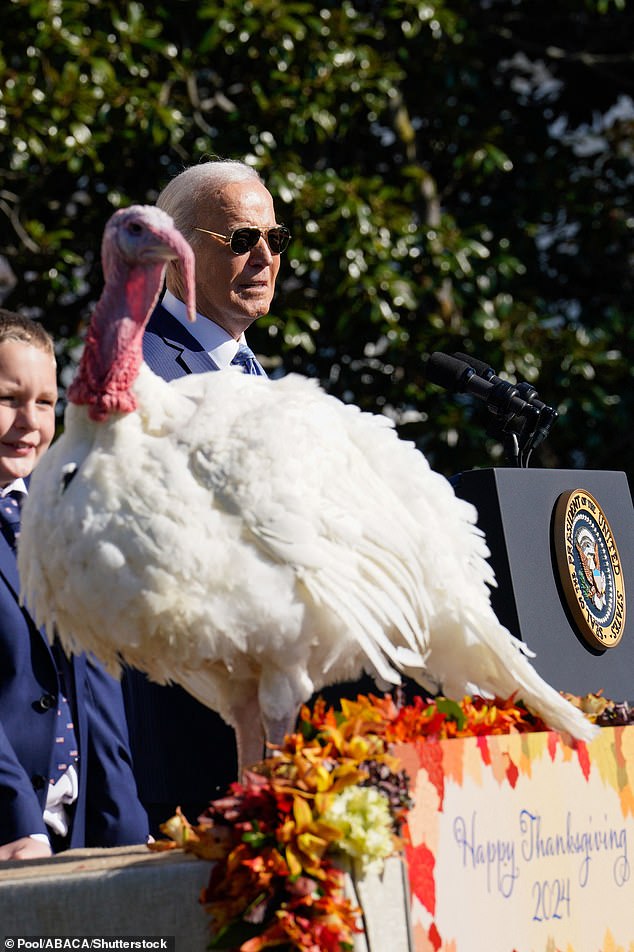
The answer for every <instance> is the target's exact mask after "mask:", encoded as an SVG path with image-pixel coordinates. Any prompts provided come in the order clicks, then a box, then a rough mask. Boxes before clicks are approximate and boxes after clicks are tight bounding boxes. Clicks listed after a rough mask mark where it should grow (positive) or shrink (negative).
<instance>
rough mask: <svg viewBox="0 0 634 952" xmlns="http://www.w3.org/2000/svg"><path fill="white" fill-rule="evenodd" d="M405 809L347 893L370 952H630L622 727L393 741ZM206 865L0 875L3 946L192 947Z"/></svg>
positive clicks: (89, 858) (33, 865) (65, 858)
mask: <svg viewBox="0 0 634 952" xmlns="http://www.w3.org/2000/svg"><path fill="white" fill-rule="evenodd" d="M394 749H395V753H396V754H397V756H398V757H399V759H400V760H401V762H402V764H403V766H404V768H405V769H406V771H407V773H408V775H409V777H410V778H411V791H412V794H413V797H414V805H413V807H412V808H411V809H410V811H409V812H408V814H407V819H406V824H405V829H404V841H405V859H406V862H407V867H408V870H409V892H411V900H410V898H409V897H408V887H407V884H404V882H403V875H402V870H403V868H404V867H402V865H401V862H400V860H399V858H398V857H396V858H394V859H393V860H391V861H388V864H387V865H386V868H385V871H384V873H383V875H382V876H378V875H375V876H374V877H373V878H371V881H369V882H368V883H363V882H361V883H356V884H353V885H356V898H357V899H358V900H359V901H360V902H361V903H362V905H363V907H364V912H365V913H366V914H367V920H366V934H365V935H364V936H361V937H360V938H359V941H358V942H357V944H356V945H355V949H368V950H369V952H407V950H408V949H414V950H415V952H485V950H486V952H634V875H633V870H632V865H633V862H634V857H633V852H632V851H633V845H634V726H627V727H607V728H602V729H601V732H600V733H599V735H598V737H597V738H596V740H593V741H592V742H590V743H589V744H584V743H581V744H578V745H576V746H568V745H567V744H565V743H564V742H563V741H562V739H561V737H560V736H559V735H558V734H556V733H549V732H544V733H532V734H508V735H501V736H484V737H468V738H464V739H452V740H446V741H437V742H425V741H421V742H416V743H407V744H400V745H396V747H395V748H394ZM209 866H210V864H209V863H208V862H205V861H202V860H199V859H197V858H195V857H193V856H191V855H187V854H184V853H182V852H181V851H175V852H171V853H151V852H149V851H148V850H146V849H145V848H144V847H132V848H125V849H114V850H75V851H71V852H68V853H65V854H61V855H60V856H58V857H54V858H52V859H50V860H45V861H40V862H25V863H19V864H18V863H1V864H0V943H1V941H2V937H3V936H8V935H16V936H17V935H33V936H34V935H47V936H48V935H50V936H58V935H69V936H72V935H85V934H88V935H97V936H98V935H106V936H124V935H126V936H146V937H148V936H175V940H176V941H175V948H176V950H178V952H195V950H198V949H200V950H203V949H205V947H206V944H207V941H208V937H207V921H206V916H205V913H204V911H203V909H202V907H201V906H200V904H199V902H198V896H199V894H200V891H201V889H202V887H203V886H204V885H205V883H206V881H207V879H208V876H209Z"/></svg>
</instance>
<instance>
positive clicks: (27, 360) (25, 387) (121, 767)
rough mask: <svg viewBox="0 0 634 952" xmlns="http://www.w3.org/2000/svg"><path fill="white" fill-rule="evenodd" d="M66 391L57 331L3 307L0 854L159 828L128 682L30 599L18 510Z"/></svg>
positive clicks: (24, 854)
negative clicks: (136, 753)
mask: <svg viewBox="0 0 634 952" xmlns="http://www.w3.org/2000/svg"><path fill="white" fill-rule="evenodd" d="M56 400H57V383H56V366H55V355H54V348H53V341H52V339H51V338H50V336H49V335H48V334H47V333H46V331H45V330H44V329H43V328H42V327H41V325H40V324H38V323H37V322H35V321H31V320H29V319H28V318H25V317H21V316H20V315H18V314H14V313H13V312H11V311H6V310H4V309H3V308H0V860H6V859H32V858H34V857H41V856H50V855H51V852H57V851H59V850H61V849H65V848H67V847H79V846H120V845H125V844H132V843H142V842H145V841H146V839H147V834H148V825H147V817H146V815H145V811H144V810H143V808H142V806H141V804H140V802H139V799H138V796H137V790H136V784H135V781H134V777H133V774H132V765H131V756H130V752H129V743H128V736H127V728H126V726H125V715H124V710H123V701H122V697H121V691H120V687H119V685H118V684H117V682H116V681H114V680H113V679H112V678H111V677H110V676H109V675H107V674H106V673H105V672H104V671H103V670H102V668H101V667H100V666H99V665H98V664H97V663H96V662H95V661H94V659H92V658H87V657H86V656H85V655H81V656H77V657H73V658H72V659H71V660H68V659H67V658H66V657H65V655H64V654H63V651H62V649H61V647H60V646H59V645H58V644H55V645H53V646H50V645H49V643H48V641H47V639H46V637H45V635H44V633H43V632H41V631H39V630H38V629H37V628H36V626H35V624H34V622H33V620H32V618H31V616H30V615H29V613H28V611H27V609H25V608H24V607H21V606H20V603H19V590H20V587H19V579H18V573H17V568H16V560H15V547H16V542H17V536H18V535H19V530H18V525H19V523H17V524H16V518H15V517H16V516H17V517H18V518H19V499H20V496H23V495H24V494H25V493H26V492H28V477H29V476H30V473H31V471H32V470H33V468H34V467H35V465H36V464H37V463H38V461H39V460H40V458H41V457H42V455H43V454H44V453H45V452H46V449H47V448H48V446H49V444H50V442H51V440H52V438H53V435H54V432H55V403H56ZM16 501H17V505H16ZM49 556H50V558H57V559H63V558H64V553H63V552H51V553H49Z"/></svg>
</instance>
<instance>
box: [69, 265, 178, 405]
mask: <svg viewBox="0 0 634 952" xmlns="http://www.w3.org/2000/svg"><path fill="white" fill-rule="evenodd" d="M164 270H165V264H164V263H163V262H157V263H156V264H149V263H145V264H143V265H128V264H126V262H125V261H123V260H121V259H118V260H116V261H115V262H114V264H113V267H112V268H111V269H110V273H109V275H108V278H107V280H106V285H105V287H104V290H103V293H102V295H101V297H100V299H99V301H98V302H97V305H96V307H95V310H94V311H93V314H92V319H91V321H90V327H89V329H88V334H87V335H86V344H85V347H84V352H83V354H82V357H81V360H80V363H79V368H78V370H77V374H76V376H75V378H74V380H73V382H72V384H71V386H70V387H69V389H68V399H69V400H70V402H71V403H75V404H87V405H88V415H89V416H90V418H91V419H93V420H97V421H100V420H105V419H107V417H108V416H110V414H111V413H131V412H132V411H133V410H135V409H136V406H137V403H136V399H135V397H134V394H133V393H132V386H133V384H134V381H135V380H136V378H137V375H138V373H139V368H140V367H141V364H142V362H143V331H144V330H145V325H146V324H147V322H148V320H149V317H150V314H151V313H152V310H153V309H154V305H155V304H156V301H157V299H158V296H159V292H160V289H161V286H162V282H163V272H164Z"/></svg>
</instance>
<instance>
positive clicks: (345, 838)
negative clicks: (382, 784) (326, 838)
mask: <svg viewBox="0 0 634 952" xmlns="http://www.w3.org/2000/svg"><path fill="white" fill-rule="evenodd" d="M323 819H324V820H325V821H326V822H327V823H332V824H334V825H335V826H337V827H339V829H340V830H341V839H340V840H339V841H338V843H337V844H336V849H339V850H341V852H343V853H347V854H348V855H349V856H351V857H352V858H353V859H354V860H355V861H358V862H359V864H360V866H361V872H368V871H370V870H378V871H380V870H381V869H382V868H383V861H384V860H385V859H386V858H387V857H388V856H390V855H391V854H392V853H393V852H394V836H393V833H392V814H391V812H390V804H389V801H388V798H387V797H386V796H385V794H384V793H382V792H381V791H380V790H377V789H376V788H374V787H358V786H351V787H346V788H345V789H344V790H342V792H341V793H338V794H337V795H336V796H335V798H334V800H333V802H332V803H331V805H330V806H329V808H328V810H327V811H326V812H325V814H324V815H323Z"/></svg>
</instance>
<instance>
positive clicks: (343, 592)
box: [19, 206, 595, 767]
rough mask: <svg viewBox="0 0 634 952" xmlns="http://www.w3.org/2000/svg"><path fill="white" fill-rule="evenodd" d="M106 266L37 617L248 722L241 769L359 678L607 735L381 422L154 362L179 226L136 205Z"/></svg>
mask: <svg viewBox="0 0 634 952" xmlns="http://www.w3.org/2000/svg"><path fill="white" fill-rule="evenodd" d="M102 255H103V262H104V275H105V287H104V292H103V295H102V297H101V299H100V301H99V303H98V304H97V306H96V308H95V311H94V315H93V317H92V321H91V325H90V329H89V333H88V335H87V340H86V346H85V350H84V353H83V356H82V360H81V363H80V367H79V369H78V372H77V375H76V378H75V380H74V381H73V384H72V386H71V388H70V389H69V394H68V396H69V404H68V407H67V410H66V417H65V427H64V432H63V434H62V436H61V437H60V438H59V439H58V440H57V442H56V443H55V444H54V445H53V447H52V448H51V449H50V450H49V451H48V453H47V454H46V456H45V457H44V459H43V460H42V462H41V463H40V465H39V467H38V468H37V470H36V472H35V473H34V475H33V478H32V482H31V489H30V493H29V496H28V498H27V501H26V503H25V506H24V513H23V521H22V531H21V538H20V550H19V569H20V575H21V578H22V585H23V593H24V598H25V600H26V601H27V603H28V605H29V606H30V608H31V610H32V611H33V612H34V614H35V616H36V618H37V620H38V622H39V623H40V624H45V625H46V627H47V630H48V631H49V632H50V633H51V634H52V632H53V629H56V630H57V631H58V632H59V635H60V638H61V640H62V642H63V644H64V646H65V647H66V649H67V650H69V651H70V650H86V651H92V652H94V653H95V654H96V655H97V656H98V657H99V658H100V659H101V660H102V661H103V662H105V664H106V665H107V666H108V667H109V668H110V670H112V671H113V672H117V671H118V669H119V665H120V663H121V662H125V663H127V664H129V665H133V666H136V667H138V668H140V669H141V670H143V671H145V672H147V674H148V675H149V677H151V678H152V679H154V680H156V681H159V682H169V681H174V682H177V683H178V684H180V685H182V686H183V687H184V688H185V689H186V690H187V691H189V692H190V693H191V694H192V695H194V696H195V697H196V698H197V699H198V700H200V701H201V702H202V703H203V704H206V705H207V706H208V707H210V708H212V709H214V710H216V711H217V712H218V713H219V714H220V715H221V716H222V717H223V718H224V719H225V720H226V721H227V722H228V723H229V724H231V725H232V726H233V728H234V729H235V731H236V735H237V743H238V755H239V762H240V765H241V767H244V766H245V765H248V764H249V763H252V762H254V761H255V760H257V759H259V758H260V756H261V753H262V738H263V736H265V737H266V738H267V739H268V740H269V741H271V742H273V743H279V742H281V741H282V740H283V736H284V734H285V733H286V732H288V731H290V730H292V729H293V725H294V722H295V718H296V715H297V711H298V708H299V705H300V704H301V703H302V702H304V701H306V700H307V699H308V698H309V697H310V695H311V694H312V693H313V692H314V691H316V690H319V689H320V688H322V687H324V686H326V685H329V684H333V683H335V682H338V681H342V680H351V679H356V678H358V677H359V676H360V675H361V673H362V672H363V671H366V672H368V673H370V674H372V675H374V676H375V677H376V678H377V679H378V680H379V682H380V683H383V684H385V685H389V684H394V683H398V681H399V680H400V673H404V674H406V675H408V676H409V677H411V678H413V679H414V680H416V681H417V682H418V683H420V684H421V685H423V686H425V687H426V688H428V689H432V690H433V689H440V690H442V691H443V693H445V694H446V695H448V696H453V697H456V698H460V697H462V696H463V695H464V694H465V693H476V692H477V693H484V694H489V695H497V696H500V697H508V696H510V695H511V694H513V693H514V692H515V693H517V695H518V697H520V698H522V699H523V700H524V701H525V702H526V703H527V704H528V705H529V706H530V707H531V708H532V709H534V710H535V711H536V712H538V713H539V714H540V715H541V716H542V717H543V718H544V720H545V721H546V722H547V723H548V724H549V725H550V726H552V727H553V728H556V729H560V730H563V731H565V732H568V733H570V734H571V735H573V736H574V737H577V738H583V739H589V738H590V737H591V736H592V735H593V733H594V731H595V728H594V727H593V726H592V725H591V724H590V722H589V721H588V720H587V719H586V718H585V717H584V716H583V715H582V714H581V713H580V712H579V711H577V710H576V709H575V708H574V707H573V706H572V705H571V704H569V703H568V701H566V700H564V699H563V698H562V697H561V696H560V695H559V693H558V692H557V691H555V690H554V689H553V688H552V687H550V686H549V685H548V684H546V682H544V681H543V679H542V678H541V677H540V676H539V675H538V674H537V672H536V671H535V669H534V668H533V666H532V665H531V663H530V662H529V661H528V659H527V658H526V657H525V655H524V651H525V649H524V646H523V645H522V644H521V642H519V641H518V640H516V639H515V638H513V637H512V636H511V635H510V634H509V632H508V631H507V630H506V629H505V628H503V627H502V626H501V625H500V623H499V622H498V621H497V619H496V617H495V616H494V614H493V611H492V609H491V607H490V601H489V590H488V588H487V582H492V581H493V579H492V573H491V569H490V567H489V565H488V563H487V561H486V557H487V554H488V553H487V550H486V545H485V542H484V540H483V538H482V536H481V534H480V533H479V531H478V530H477V528H476V526H475V512H474V510H473V508H472V507H471V506H470V505H468V504H467V503H465V502H464V501H462V500H459V499H457V498H456V496H455V495H454V493H453V490H452V489H451V486H450V485H449V483H448V482H447V481H446V480H445V479H444V478H443V477H442V476H440V475H438V474H436V473H434V472H433V471H432V470H431V469H430V467H429V465H428V464H427V462H426V460H425V458H424V456H422V454H420V453H419V452H418V451H417V450H416V449H415V447H414V446H413V445H411V444H409V443H405V442H403V441H401V440H399V439H398V437H397V435H396V433H395V431H394V429H393V428H392V425H391V424H390V422H389V421H388V420H387V419H386V418H385V417H382V416H376V415H372V414H368V413H362V412H360V411H359V410H358V409H357V408H355V407H353V406H348V405H344V404H343V403H341V402H340V401H338V400H337V399H335V398H334V397H330V396H328V395H326V394H325V393H324V392H323V391H322V390H320V389H319V387H318V386H317V385H316V384H315V383H314V382H312V381H309V380H306V379H304V378H302V377H298V376H295V375H289V376H287V377H285V378H283V379H281V380H275V381H271V380H268V379H266V378H264V377H256V376H248V375H244V374H241V373H240V372H239V371H237V370H234V369H228V370H225V371H219V372H215V373H207V374H195V375H190V376H188V377H184V378H181V379H178V380H175V381H172V382H170V383H166V382H165V381H163V380H162V379H160V378H159V377H157V376H155V375H154V374H153V373H152V372H151V371H150V370H149V368H148V367H147V366H146V365H145V364H144V363H143V361H142V335H143V329H144V327H145V324H146V322H147V319H148V318H149V315H150V313H151V311H152V308H153V306H154V304H155V302H156V299H157V296H158V293H159V290H160V287H161V284H162V279H163V273H164V267H165V263H166V261H167V260H168V259H169V258H176V257H178V258H180V260H181V266H182V268H183V274H184V279H185V283H186V285H187V288H188V291H187V295H188V307H189V310H190V312H191V313H192V314H193V313H194V303H193V271H194V263H193V254H192V252H191V249H190V248H189V245H188V244H187V243H186V242H185V240H184V239H183V237H182V236H181V235H180V234H179V233H178V232H177V231H176V230H175V229H174V228H173V225H172V222H171V219H170V218H169V216H167V215H166V214H165V213H164V212H162V211H160V210H159V209H157V208H154V207H147V206H133V207H131V208H128V209H126V210H123V211H119V212H117V213H115V215H113V217H112V218H111V219H110V221H109V222H108V225H107V227H106V230H105V233H104V241H103V248H102ZM259 725H262V729H263V734H261V733H260V732H259V729H258V727H259ZM184 729H186V725H184Z"/></svg>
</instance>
